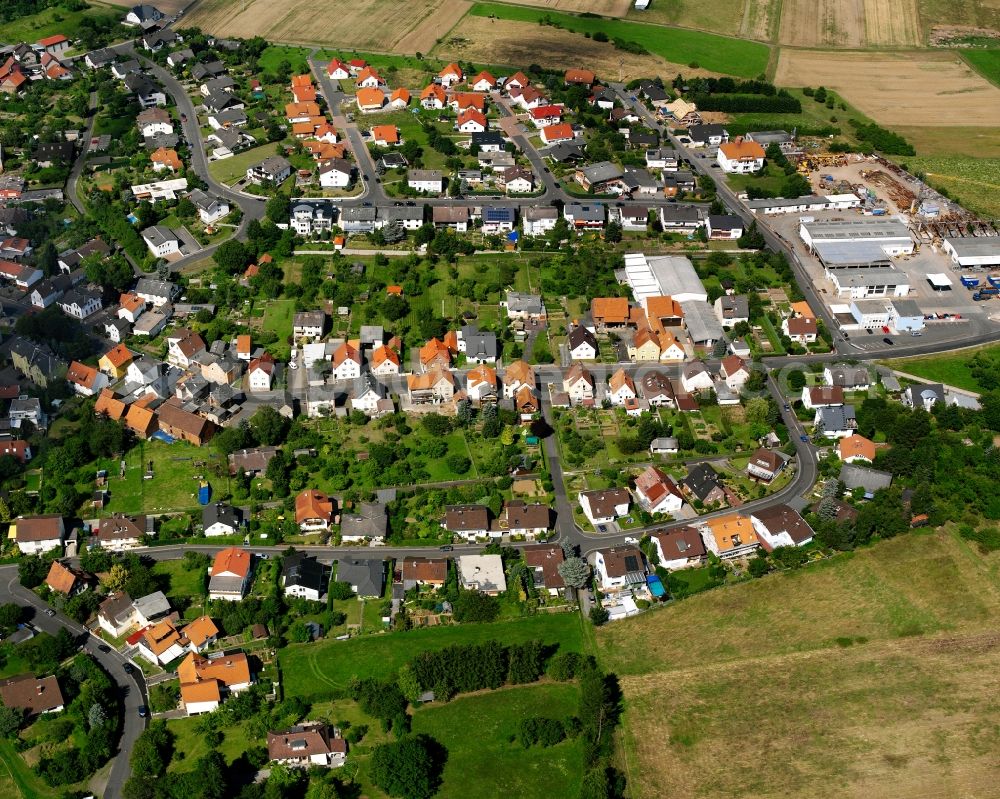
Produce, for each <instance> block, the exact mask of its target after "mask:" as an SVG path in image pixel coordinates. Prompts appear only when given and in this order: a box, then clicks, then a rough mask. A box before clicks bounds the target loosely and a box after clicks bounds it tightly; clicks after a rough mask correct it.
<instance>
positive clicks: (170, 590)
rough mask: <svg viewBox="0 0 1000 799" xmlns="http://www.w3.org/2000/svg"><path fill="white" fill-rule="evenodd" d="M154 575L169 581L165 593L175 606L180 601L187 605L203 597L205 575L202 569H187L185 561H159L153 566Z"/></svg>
mask: <svg viewBox="0 0 1000 799" xmlns="http://www.w3.org/2000/svg"><path fill="white" fill-rule="evenodd" d="M153 574H154V575H156V576H157V577H165V578H166V579H167V581H168V587H167V588H166V589H165V590H164V593H165V594H166V595H167V598H168V599H172V600H174V603H173V604H174V606H177V605H178V604H179V602H180V601H183V602H184V604H186V603H187V602H188V601H189V600H191V599H195V598H197V597H199V596H201V593H202V587H203V585H204V583H205V573H204V571H202V570H200V569H187V568H185V563H184V561H183V560H159V561H157V562H156V563H155V564H153Z"/></svg>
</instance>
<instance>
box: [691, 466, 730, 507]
mask: <svg viewBox="0 0 1000 799" xmlns="http://www.w3.org/2000/svg"><path fill="white" fill-rule="evenodd" d="M681 485H682V486H683V487H684V488H685V490H686V491H688V493H690V494H691V495H692V496H693V497H694V498H695V499H697V500H699V501H700V502H701V503H702V504H704V505H715V504H721V503H723V502H725V501H726V491H725V489H724V488H723V487H722V483H720V482H719V475H718V474H716V472H715V469H713V468H712V466H711V465H710V464H708V463H696V464H694V465H693V466H692V467H691V468H690V469H689V470H688V474H687V477H685V478H684V479H683V480H682V481H681Z"/></svg>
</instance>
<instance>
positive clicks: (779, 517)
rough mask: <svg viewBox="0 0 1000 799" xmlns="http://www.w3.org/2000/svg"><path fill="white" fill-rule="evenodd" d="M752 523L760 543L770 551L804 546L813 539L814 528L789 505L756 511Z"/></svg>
mask: <svg viewBox="0 0 1000 799" xmlns="http://www.w3.org/2000/svg"><path fill="white" fill-rule="evenodd" d="M750 523H751V524H753V529H754V532H755V533H756V534H757V540H758V541H760V545H761V546H762V547H763V548H764V549H766V550H767V551H768V552H770V551H771V550H773V549H775V548H776V547H802V546H805V545H806V544H808V543H809V542H810V541H812V540H813V531H812V528H811V527H810V526H809V525H808V524H807V523H806V520H805V519H803V518H802V517H801V516H800V515H799V514H798V513H797V512H796V511H794V510H792V509H791V508H790V507H788V506H787V505H773V506H771V507H769V508H764V509H762V510H758V511H754V512H753V513H751V514H750Z"/></svg>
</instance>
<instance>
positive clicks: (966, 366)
mask: <svg viewBox="0 0 1000 799" xmlns="http://www.w3.org/2000/svg"><path fill="white" fill-rule="evenodd" d="M978 353H982V354H983V355H985V356H988V357H990V359H991V360H995V359H996V358H1000V345H998V344H989V345H987V346H985V347H976V348H975V349H969V350H963V351H962V352H953V353H948V354H945V355H928V356H927V357H925V358H896V359H894V360H891V361H882V362H881V363H883V364H884V365H886V366H888V367H890V368H892V369H898V370H899V371H901V372H907V373H908V374H911V375H916V376H917V377H922V378H924V379H926V380H931V381H934V382H937V383H944V384H945V385H947V386H955V387H956V388H964V389H965V390H966V391H977V392H978V391H983V390H985V389H984V387H983V386H982V385H981V384H980V382H979V381H978V380H977V379H976V377H975V375H974V374H973V373H972V369H971V368H970V364H971V363H972V360H973V358H974V357H975V356H976V355H977V354H978Z"/></svg>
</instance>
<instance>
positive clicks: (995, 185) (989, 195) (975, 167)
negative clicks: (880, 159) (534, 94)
mask: <svg viewBox="0 0 1000 799" xmlns="http://www.w3.org/2000/svg"><path fill="white" fill-rule="evenodd" d="M899 160H900V162H902V163H905V164H906V165H907V166H908V167H909V168H910V169H911V170H913V171H914V172H923V173H924V174H925V175H927V180H928V182H929V183H930V184H931V185H932V186H934V187H936V188H943V189H946V190H947V191H948V194H949V195H951V197H953V198H955V199H957V200H959V201H960V202H961V204H962V205H963V206H965V207H966V208H968V209H970V210H972V211H975V212H977V213H979V214H981V215H983V216H984V217H986V218H988V219H997V218H1000V158H972V157H970V156H963V155H956V156H924V157H916V158H900V159H899Z"/></svg>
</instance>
